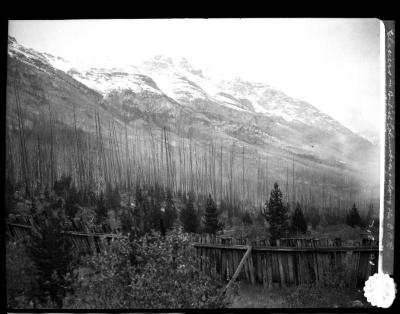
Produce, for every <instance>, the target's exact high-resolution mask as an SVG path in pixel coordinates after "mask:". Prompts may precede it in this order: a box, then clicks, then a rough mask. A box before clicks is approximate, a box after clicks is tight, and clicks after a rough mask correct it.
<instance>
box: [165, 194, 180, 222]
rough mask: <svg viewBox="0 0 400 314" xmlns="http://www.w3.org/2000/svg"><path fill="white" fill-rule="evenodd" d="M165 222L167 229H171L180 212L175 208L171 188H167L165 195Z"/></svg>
mask: <svg viewBox="0 0 400 314" xmlns="http://www.w3.org/2000/svg"><path fill="white" fill-rule="evenodd" d="M164 217H165V219H164V224H165V228H166V229H171V228H172V226H173V224H174V222H175V220H176V218H177V217H178V213H177V211H176V208H175V204H174V200H173V199H172V193H171V190H169V189H168V190H167V192H166V196H165V213H164Z"/></svg>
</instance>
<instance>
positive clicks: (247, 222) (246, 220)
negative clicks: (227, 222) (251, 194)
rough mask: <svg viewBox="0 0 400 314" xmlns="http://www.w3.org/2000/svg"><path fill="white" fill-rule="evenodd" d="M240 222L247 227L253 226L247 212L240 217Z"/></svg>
mask: <svg viewBox="0 0 400 314" xmlns="http://www.w3.org/2000/svg"><path fill="white" fill-rule="evenodd" d="M242 222H243V223H244V224H245V225H247V226H249V225H251V224H253V220H252V219H251V216H250V213H249V212H248V211H245V212H244V214H243V215H242Z"/></svg>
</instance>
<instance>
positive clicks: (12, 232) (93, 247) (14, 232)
mask: <svg viewBox="0 0 400 314" xmlns="http://www.w3.org/2000/svg"><path fill="white" fill-rule="evenodd" d="M31 229H32V226H29V225H24V224H16V223H11V222H6V234H7V235H8V236H9V237H11V238H14V239H16V240H20V239H22V238H24V237H26V236H29V235H30V233H31ZM64 234H65V235H66V236H68V237H69V238H70V239H71V240H72V243H73V245H74V247H75V249H76V250H77V251H78V252H79V253H82V254H86V253H93V252H100V251H101V249H102V247H103V245H104V243H105V242H109V241H111V240H112V239H117V238H126V237H124V236H121V235H118V234H112V233H84V232H75V231H65V232H64ZM104 240H106V241H104Z"/></svg>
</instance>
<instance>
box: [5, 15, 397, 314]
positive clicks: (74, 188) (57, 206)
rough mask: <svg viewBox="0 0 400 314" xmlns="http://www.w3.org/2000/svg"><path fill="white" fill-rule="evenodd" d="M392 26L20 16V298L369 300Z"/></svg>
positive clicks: (101, 302)
mask: <svg viewBox="0 0 400 314" xmlns="http://www.w3.org/2000/svg"><path fill="white" fill-rule="evenodd" d="M385 37H386V32H385V25H384V23H383V22H382V21H381V20H379V19H376V18H215V19H214V18H212V19H103V20H102V19H67V20H9V21H8V53H7V81H6V110H5V115H6V119H5V123H6V125H5V129H6V132H5V133H6V134H5V135H6V141H5V175H6V178H5V180H6V184H5V216H6V217H5V227H6V230H5V231H6V232H5V233H6V236H5V254H6V265H5V268H6V294H7V309H8V310H9V311H12V310H18V309H36V310H46V309H50V310H51V309H63V310H66V311H69V310H77V309H80V310H82V309H83V310H96V309H97V310H99V309H101V310H103V309H104V310H112V309H132V310H140V309H176V311H177V312H179V311H180V309H221V308H222V309H224V308H231V309H238V308H298V309H306V308H332V309H333V308H365V309H366V310H368V309H369V308H373V307H374V306H375V305H374V303H373V302H372V303H371V299H368V298H367V297H368V293H367V292H366V290H365V289H364V287H365V286H366V282H367V280H368V279H369V278H370V276H372V275H374V274H376V273H382V271H381V270H379V268H380V267H381V261H380V251H381V250H380V247H382V219H383V218H382V217H383V204H384V201H383V195H384V194H383V192H384V175H385V167H384V160H385V123H386V122H385V121H386V118H385V112H386V111H385V104H386V102H385V101H386V100H387V98H386V97H385V93H386V89H385V88H386V87H385V68H386V63H385V60H386V59H385ZM391 302H393V300H392V301H391ZM390 304H391V303H390ZM390 304H389V306H390Z"/></svg>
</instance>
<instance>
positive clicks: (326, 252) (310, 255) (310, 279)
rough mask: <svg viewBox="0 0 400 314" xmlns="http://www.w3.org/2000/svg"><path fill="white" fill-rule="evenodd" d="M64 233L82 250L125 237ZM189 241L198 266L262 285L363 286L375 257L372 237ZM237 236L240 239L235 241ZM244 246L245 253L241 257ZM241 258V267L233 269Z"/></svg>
mask: <svg viewBox="0 0 400 314" xmlns="http://www.w3.org/2000/svg"><path fill="white" fill-rule="evenodd" d="M31 228H32V226H29V225H23V224H16V223H11V222H6V232H7V234H8V235H9V236H10V237H12V238H16V239H21V238H23V237H25V236H27V235H29V234H30V232H31ZM64 233H65V235H66V236H68V237H69V238H71V240H72V242H73V244H74V246H75V247H76V249H77V250H78V251H79V252H81V253H90V252H96V251H97V252H99V251H100V250H101V249H102V246H103V245H104V241H103V239H106V240H107V241H110V240H112V239H116V238H125V237H124V236H121V235H117V234H101V233H82V232H72V231H66V232H64ZM192 241H193V243H194V244H193V245H194V247H195V249H196V254H197V256H198V257H199V260H200V268H201V270H202V271H204V272H206V273H211V272H214V273H215V274H216V275H218V276H220V278H221V279H222V280H230V279H231V278H232V277H233V276H234V275H236V276H235V279H238V280H245V281H249V282H251V283H253V284H256V283H259V284H263V285H264V286H265V287H273V286H276V285H280V286H283V287H285V286H291V285H300V284H308V283H324V282H326V281H328V280H336V279H338V278H339V277H341V278H343V279H344V280H345V283H346V285H348V286H350V287H357V286H362V285H363V284H364V282H365V280H366V279H367V278H368V276H370V275H371V274H372V273H373V272H375V271H376V267H377V260H378V247H377V246H376V245H375V243H372V242H369V243H364V244H362V243H359V242H354V241H353V242H351V241H350V242H349V241H347V242H343V241H325V240H324V239H323V241H321V240H319V239H283V240H282V241H278V243H277V246H271V245H269V243H268V240H260V241H256V242H254V241H253V242H249V241H247V244H246V245H245V244H244V242H246V241H237V240H235V239H231V240H230V241H226V239H223V238H219V237H212V236H210V235H203V236H200V235H193V236H192ZM238 242H239V243H243V244H236V243H238ZM233 243H234V244H233ZM266 244H268V245H266ZM249 247H251V250H250V252H249V253H248V257H247V258H246V259H245V260H243V261H242V259H243V256H244V254H245V253H246V251H247V250H248V249H249ZM371 261H373V263H372V264H371V263H370V262H371ZM241 262H242V265H241V270H239V272H238V273H236V271H237V269H238V266H239V264H240V263H241ZM235 273H236V274H235Z"/></svg>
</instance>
